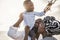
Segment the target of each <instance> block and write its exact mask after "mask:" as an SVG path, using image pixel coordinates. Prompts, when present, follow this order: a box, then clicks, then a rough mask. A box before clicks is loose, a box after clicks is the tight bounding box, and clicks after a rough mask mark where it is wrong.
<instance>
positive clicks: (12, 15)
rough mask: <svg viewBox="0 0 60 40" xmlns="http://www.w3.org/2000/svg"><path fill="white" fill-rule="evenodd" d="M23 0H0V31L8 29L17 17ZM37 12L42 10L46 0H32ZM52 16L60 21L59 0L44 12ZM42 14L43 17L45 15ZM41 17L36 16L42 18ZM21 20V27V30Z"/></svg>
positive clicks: (22, 8) (21, 8) (21, 10)
mask: <svg viewBox="0 0 60 40" xmlns="http://www.w3.org/2000/svg"><path fill="white" fill-rule="evenodd" d="M23 1H24V0H0V31H8V29H9V27H10V26H11V25H13V24H14V23H15V22H16V21H17V20H18V18H19V14H20V13H21V12H24V11H25V9H24V7H23ZM32 1H33V3H34V6H35V10H34V11H37V12H41V11H43V9H44V8H45V7H46V5H47V3H48V0H32ZM48 15H49V16H54V17H56V19H57V20H59V21H60V18H59V17H60V0H57V1H56V3H55V4H54V5H53V6H52V7H51V10H50V11H48V12H47V13H46V15H45V16H48ZM45 16H43V17H45ZM43 17H36V19H37V18H43ZM23 27H24V25H23V22H22V25H21V29H20V30H23Z"/></svg>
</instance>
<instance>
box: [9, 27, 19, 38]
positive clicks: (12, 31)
mask: <svg viewBox="0 0 60 40" xmlns="http://www.w3.org/2000/svg"><path fill="white" fill-rule="evenodd" d="M8 36H9V37H11V38H13V39H17V38H19V37H20V32H19V31H18V28H17V27H10V28H9V31H8Z"/></svg>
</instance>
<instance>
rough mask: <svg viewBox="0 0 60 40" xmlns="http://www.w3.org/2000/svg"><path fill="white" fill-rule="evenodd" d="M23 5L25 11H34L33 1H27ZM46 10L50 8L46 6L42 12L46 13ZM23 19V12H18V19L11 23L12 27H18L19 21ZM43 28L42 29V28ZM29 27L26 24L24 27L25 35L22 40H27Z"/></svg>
mask: <svg viewBox="0 0 60 40" xmlns="http://www.w3.org/2000/svg"><path fill="white" fill-rule="evenodd" d="M24 7H25V9H26V11H27V12H32V11H34V5H33V2H31V1H30V2H28V4H24ZM48 10H50V7H46V8H45V9H44V12H45V13H46V12H47V11H48ZM22 21H23V13H20V16H19V19H18V21H17V22H16V23H15V24H14V25H13V26H14V27H17V28H18V27H19V24H21V22H22ZM42 30H43V29H42ZM29 31H30V28H29V26H28V25H26V27H25V37H24V40H28V34H29Z"/></svg>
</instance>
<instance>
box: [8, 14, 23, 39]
mask: <svg viewBox="0 0 60 40" xmlns="http://www.w3.org/2000/svg"><path fill="white" fill-rule="evenodd" d="M22 20H23V16H22V14H20V16H19V20H18V21H17V22H16V23H15V24H14V25H13V26H11V27H10V28H9V31H8V36H10V37H11V38H13V39H16V38H18V37H19V36H20V34H19V33H18V27H19V24H20V23H21V22H22Z"/></svg>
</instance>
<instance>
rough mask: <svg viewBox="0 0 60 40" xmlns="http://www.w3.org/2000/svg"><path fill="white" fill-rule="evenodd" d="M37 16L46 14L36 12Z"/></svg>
mask: <svg viewBox="0 0 60 40" xmlns="http://www.w3.org/2000/svg"><path fill="white" fill-rule="evenodd" d="M35 15H36V16H43V15H45V13H44V12H35Z"/></svg>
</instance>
